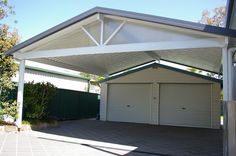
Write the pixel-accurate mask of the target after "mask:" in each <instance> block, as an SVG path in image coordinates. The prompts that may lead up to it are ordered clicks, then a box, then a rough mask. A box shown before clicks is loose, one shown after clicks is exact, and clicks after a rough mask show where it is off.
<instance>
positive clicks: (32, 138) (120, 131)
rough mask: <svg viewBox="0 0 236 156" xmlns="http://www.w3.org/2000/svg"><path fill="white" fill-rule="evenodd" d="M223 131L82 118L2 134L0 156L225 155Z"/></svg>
mask: <svg viewBox="0 0 236 156" xmlns="http://www.w3.org/2000/svg"><path fill="white" fill-rule="evenodd" d="M222 146H223V145H222V132H221V131H220V130H211V129H199V128H182V127H171V126H153V125H145V124H130V123H116V122H102V121H95V120H79V121H70V122H63V123H62V124H60V126H59V127H56V128H48V129H44V130H40V131H28V132H20V133H0V156H37V155H40V156H119V155H125V156H199V155H200V156H221V155H222Z"/></svg>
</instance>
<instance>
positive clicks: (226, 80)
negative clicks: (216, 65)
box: [222, 47, 229, 101]
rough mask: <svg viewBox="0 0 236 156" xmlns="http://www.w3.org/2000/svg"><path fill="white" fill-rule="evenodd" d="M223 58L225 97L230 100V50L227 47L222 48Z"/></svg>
mask: <svg viewBox="0 0 236 156" xmlns="http://www.w3.org/2000/svg"><path fill="white" fill-rule="evenodd" d="M222 57H223V58H222V59H223V95H224V96H223V99H224V101H229V75H228V70H229V68H228V65H229V64H228V59H229V57H228V50H227V47H225V48H223V49H222Z"/></svg>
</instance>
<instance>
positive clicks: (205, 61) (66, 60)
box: [7, 7, 236, 75]
mask: <svg viewBox="0 0 236 156" xmlns="http://www.w3.org/2000/svg"><path fill="white" fill-rule="evenodd" d="M226 36H229V37H231V38H230V42H232V43H233V42H234V41H233V40H234V37H236V33H235V32H234V31H228V30H226V29H224V28H218V27H214V26H206V25H202V24H198V23H192V22H186V21H181V20H174V19H169V18H163V17H158V16H152V15H145V14H138V13H133V12H127V11H120V10H113V9H107V8H99V7H97V8H94V9H91V10H89V11H87V12H85V13H83V14H81V15H79V16H76V17H74V18H72V19H70V20H68V21H66V22H64V23H62V24H60V25H58V26H56V27H54V28H51V29H49V30H47V31H45V32H43V33H41V34H39V35H37V36H35V37H33V38H31V39H29V40H27V41H25V42H23V43H21V44H19V45H17V46H15V47H13V48H12V49H10V50H9V51H7V54H12V55H14V57H15V58H18V59H26V60H32V61H36V62H41V63H45V64H49V65H54V66H59V67H64V68H67V69H72V70H77V71H83V72H87V73H92V74H97V75H109V74H111V73H114V72H118V71H121V70H124V69H127V68H130V67H132V66H136V65H139V64H143V63H145V62H150V61H154V60H165V61H170V62H175V63H179V64H182V65H186V66H191V67H195V68H199V69H203V70H206V71H211V72H215V73H218V72H219V70H220V68H221V58H222V56H221V55H222V48H223V47H225V46H227V44H228V43H227V41H226V38H225V37H226Z"/></svg>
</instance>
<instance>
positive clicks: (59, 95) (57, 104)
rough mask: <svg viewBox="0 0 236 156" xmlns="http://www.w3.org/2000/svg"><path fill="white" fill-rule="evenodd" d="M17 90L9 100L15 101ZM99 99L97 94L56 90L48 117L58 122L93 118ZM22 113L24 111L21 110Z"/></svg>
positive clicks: (11, 94) (97, 110)
mask: <svg viewBox="0 0 236 156" xmlns="http://www.w3.org/2000/svg"><path fill="white" fill-rule="evenodd" d="M16 92H17V90H14V91H12V92H11V93H10V95H9V99H16V96H17V94H16ZM99 103H100V98H99V95H98V94H94V93H88V92H80V91H72V90H65V89H57V91H56V94H55V96H53V97H52V99H51V100H50V102H49V105H48V110H47V111H48V113H49V117H52V118H55V119H58V120H75V119H85V118H95V117H97V115H98V113H99ZM23 112H24V110H23Z"/></svg>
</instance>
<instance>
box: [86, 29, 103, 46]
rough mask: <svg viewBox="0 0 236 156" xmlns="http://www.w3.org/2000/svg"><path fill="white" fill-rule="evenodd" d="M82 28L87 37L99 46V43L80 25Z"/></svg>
mask: <svg viewBox="0 0 236 156" xmlns="http://www.w3.org/2000/svg"><path fill="white" fill-rule="evenodd" d="M81 28H82V30H83V31H84V32H85V33H86V34H87V35H88V37H89V38H90V39H91V40H92V41H93V42H94V43H95V44H96V45H97V46H99V45H100V44H99V43H98V42H97V41H96V39H95V38H94V37H93V36H92V35H91V34H90V33H89V32H88V31H87V30H86V29H85V28H84V27H83V26H82V27H81Z"/></svg>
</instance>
